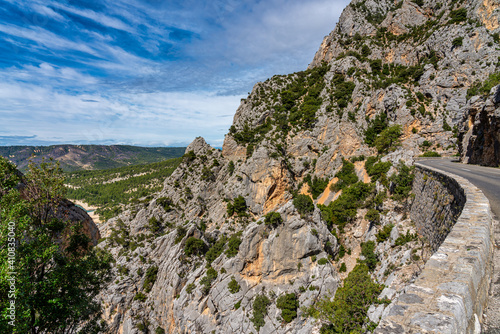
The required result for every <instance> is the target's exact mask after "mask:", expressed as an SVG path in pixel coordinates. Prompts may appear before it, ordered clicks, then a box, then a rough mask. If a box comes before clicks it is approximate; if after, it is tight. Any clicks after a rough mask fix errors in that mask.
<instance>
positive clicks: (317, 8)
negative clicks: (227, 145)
mask: <svg viewBox="0 0 500 334" xmlns="http://www.w3.org/2000/svg"><path fill="white" fill-rule="evenodd" d="M0 3H2V4H3V5H2V6H1V7H3V8H0V11H3V13H5V14H6V15H3V16H0V54H1V55H2V56H0V77H2V80H1V81H0V144H9V143H20V142H21V141H22V142H23V143H25V141H26V140H27V141H29V140H30V139H32V140H33V142H35V141H37V142H44V143H55V142H58V141H59V142H60V141H61V140H62V141H65V142H82V143H84V142H85V143H92V142H96V143H97V142H101V143H112V142H115V143H129V144H141V145H148V144H152V143H156V144H162V145H166V144H169V143H174V142H175V143H179V142H182V143H188V142H189V141H190V140H192V139H193V138H194V137H196V136H198V135H202V136H205V137H206V139H207V140H208V141H209V142H211V143H212V144H214V145H216V146H220V145H221V144H222V139H223V136H224V134H225V133H226V131H227V129H228V127H229V125H230V124H231V121H232V115H233V114H234V112H235V110H236V108H237V106H238V104H239V102H240V98H241V97H244V95H246V93H247V92H248V91H250V90H251V88H252V86H253V85H254V84H255V83H256V82H257V81H261V80H265V79H266V78H268V77H270V76H272V75H274V74H279V73H289V72H293V71H297V70H302V69H305V67H306V66H307V64H308V63H309V62H310V61H311V59H312V57H313V55H314V52H315V51H316V50H317V48H318V46H319V44H320V42H321V40H322V38H323V36H324V35H326V34H328V33H329V32H330V31H331V29H333V27H334V23H335V21H336V19H337V18H338V16H339V15H340V12H341V10H342V9H343V7H344V6H345V5H346V4H347V1H345V0H336V1H335V0H334V1H331V0H311V1H307V2H304V1H300V0H268V1H250V0H238V1H237V0H212V1H208V0H203V1H202V0H184V1H156V0H152V1H146V0H116V1H113V2H103V1H101V0H94V1H65V0H63V1H51V0H49V1H47V0H26V1H14V0H0ZM7 13H8V15H7ZM16 136H26V138H24V137H23V138H21V137H19V138H18V137H16ZM32 136H36V137H32ZM16 138H18V139H16Z"/></svg>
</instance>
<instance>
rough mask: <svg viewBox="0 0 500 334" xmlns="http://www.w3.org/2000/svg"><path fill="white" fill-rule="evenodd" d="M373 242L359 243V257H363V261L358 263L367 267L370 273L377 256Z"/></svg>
mask: <svg viewBox="0 0 500 334" xmlns="http://www.w3.org/2000/svg"><path fill="white" fill-rule="evenodd" d="M375 246H376V245H375V241H367V242H362V243H361V255H363V256H364V257H365V259H364V260H363V261H360V262H362V263H364V264H366V266H367V267H368V269H369V270H370V271H373V270H374V269H375V267H376V266H377V263H378V257H377V254H375Z"/></svg>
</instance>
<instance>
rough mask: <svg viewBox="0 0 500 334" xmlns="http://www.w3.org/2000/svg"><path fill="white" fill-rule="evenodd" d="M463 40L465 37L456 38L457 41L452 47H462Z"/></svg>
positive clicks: (453, 42)
mask: <svg viewBox="0 0 500 334" xmlns="http://www.w3.org/2000/svg"><path fill="white" fill-rule="evenodd" d="M463 40H464V38H463V37H457V38H455V39H454V40H453V41H452V42H451V45H453V46H454V47H459V46H462V45H463Z"/></svg>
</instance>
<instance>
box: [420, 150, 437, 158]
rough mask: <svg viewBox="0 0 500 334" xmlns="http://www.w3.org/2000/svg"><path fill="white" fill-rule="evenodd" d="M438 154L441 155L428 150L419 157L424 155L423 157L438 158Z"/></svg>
mask: <svg viewBox="0 0 500 334" xmlns="http://www.w3.org/2000/svg"><path fill="white" fill-rule="evenodd" d="M440 156H441V154H439V153H437V152H434V151H428V152H425V153H424V154H422V155H421V157H424V158H439V157H440Z"/></svg>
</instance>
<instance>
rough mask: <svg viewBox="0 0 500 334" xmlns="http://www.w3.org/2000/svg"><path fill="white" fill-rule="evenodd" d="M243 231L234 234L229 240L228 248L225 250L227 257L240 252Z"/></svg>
mask: <svg viewBox="0 0 500 334" xmlns="http://www.w3.org/2000/svg"><path fill="white" fill-rule="evenodd" d="M240 236H241V232H238V233H236V234H233V235H232V236H231V238H229V241H228V242H227V250H226V252H225V254H226V256H227V257H234V256H236V254H238V251H239V249H240V245H241V238H240Z"/></svg>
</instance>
